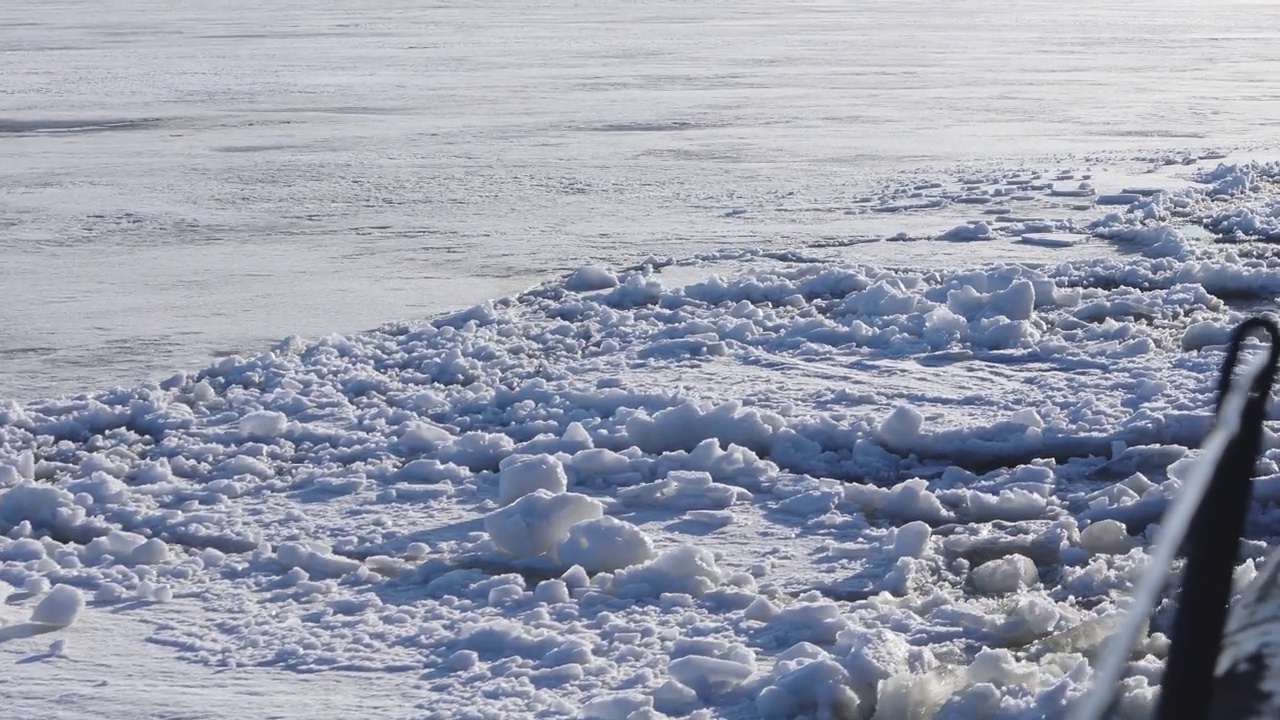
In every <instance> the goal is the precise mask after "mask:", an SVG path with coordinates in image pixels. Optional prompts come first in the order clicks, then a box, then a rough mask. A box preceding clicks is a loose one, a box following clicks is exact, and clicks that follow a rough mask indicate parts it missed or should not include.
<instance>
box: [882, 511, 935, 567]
mask: <svg viewBox="0 0 1280 720" xmlns="http://www.w3.org/2000/svg"><path fill="white" fill-rule="evenodd" d="M932 535H933V529H932V528H930V527H929V524H928V523H926V522H923V521H921V520H913V521H912V522H909V523H907V524H906V525H903V526H902V527H898V528H894V529H893V530H892V531H890V534H889V536H888V537H887V538H886V544H887V545H888V548H889V556H890V557H893V558H900V557H914V558H918V557H923V556H924V554H925V553H926V552H928V550H929V538H930V537H932Z"/></svg>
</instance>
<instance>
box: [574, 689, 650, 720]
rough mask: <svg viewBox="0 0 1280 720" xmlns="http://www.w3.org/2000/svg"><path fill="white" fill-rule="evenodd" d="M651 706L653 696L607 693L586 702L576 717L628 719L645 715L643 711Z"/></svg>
mask: <svg viewBox="0 0 1280 720" xmlns="http://www.w3.org/2000/svg"><path fill="white" fill-rule="evenodd" d="M652 708H653V698H651V697H647V696H645V695H642V694H640V693H625V694H618V695H608V696H606V697H602V698H596V699H595V700H592V701H591V702H589V703H587V704H586V706H585V707H583V708H582V711H581V713H580V714H579V716H578V717H580V718H582V719H583V720H630V719H631V718H638V717H645V715H644V712H645V711H646V710H650V709H652Z"/></svg>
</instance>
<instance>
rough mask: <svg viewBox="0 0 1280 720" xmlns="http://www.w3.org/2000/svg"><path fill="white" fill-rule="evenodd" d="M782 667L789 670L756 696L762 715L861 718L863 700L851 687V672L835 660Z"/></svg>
mask: <svg viewBox="0 0 1280 720" xmlns="http://www.w3.org/2000/svg"><path fill="white" fill-rule="evenodd" d="M780 669H783V670H785V672H782V673H781V674H780V675H778V676H777V677H776V678H775V679H774V680H773V683H772V684H771V685H768V686H766V687H765V688H764V689H763V690H761V691H760V694H759V695H758V696H756V712H758V713H760V716H761V717H765V718H794V717H820V718H854V717H860V715H859V713H858V706H859V701H860V699H859V698H858V696H857V695H856V694H855V693H854V691H853V690H852V689H851V688H850V687H849V686H848V681H849V673H848V671H846V670H845V669H844V668H842V667H840V665H839V664H837V663H836V662H835V661H833V660H831V659H829V658H824V659H821V660H813V661H811V662H804V663H800V664H795V663H784V664H783V667H782V668H780ZM775 672H777V671H776V670H775Z"/></svg>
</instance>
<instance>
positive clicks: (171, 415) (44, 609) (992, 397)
mask: <svg viewBox="0 0 1280 720" xmlns="http://www.w3.org/2000/svg"><path fill="white" fill-rule="evenodd" d="M1186 167H1187V171H1186V177H1187V180H1186V182H1185V183H1183V184H1182V185H1181V186H1179V187H1173V188H1164V189H1158V188H1154V187H1141V186H1117V187H1115V188H1105V187H1099V188H1095V187H1093V186H1092V185H1091V184H1090V181H1088V180H1081V177H1080V176H1079V175H1078V174H1077V175H1072V174H1067V175H1064V176H1061V177H1062V178H1065V180H1063V179H1059V180H1058V181H1056V182H1055V181H1054V178H1053V176H1052V175H1047V176H1046V175H1044V174H1040V173H1032V172H1030V171H1016V172H1015V171H992V172H990V173H988V174H986V175H978V176H973V175H970V176H966V177H963V178H957V179H954V181H953V182H947V183H942V182H938V183H924V184H921V185H919V186H913V187H908V188H904V189H902V190H901V192H900V193H899V196H900V197H899V198H898V199H897V200H895V201H894V202H897V203H900V204H901V205H903V207H902V208H886V209H890V210H896V211H897V212H898V213H905V212H925V213H930V212H934V213H946V212H951V213H954V212H956V211H957V208H959V209H960V210H962V213H961V215H964V214H965V213H969V214H971V215H972V217H969V218H968V219H967V220H963V221H961V222H959V223H958V224H957V225H956V226H955V227H954V228H953V229H951V230H949V231H946V232H944V233H942V234H941V235H940V236H939V238H937V239H936V240H927V239H921V238H912V237H906V236H902V237H897V238H891V240H895V239H896V240H897V241H899V242H900V246H901V247H902V248H903V252H904V253H908V252H909V251H910V248H913V247H935V248H943V247H958V246H957V245H952V244H951V243H953V242H954V243H964V245H963V247H972V248H978V247H980V246H981V245H982V244H984V243H992V242H1008V241H1010V240H1014V241H1017V242H1021V243H1023V244H1029V245H1032V246H1034V247H1036V248H1037V251H1038V252H1039V253H1040V257H1041V258H1043V260H1042V261H1040V262H1034V263H1033V262H1022V263H1002V262H993V263H980V264H977V265H974V266H972V267H967V268H953V269H924V270H922V269H915V270H913V269H910V267H906V266H904V267H897V266H893V265H891V264H869V263H859V262H855V261H853V260H851V259H850V257H853V256H854V253H852V252H848V250H849V248H842V247H834V248H828V249H827V252H826V254H825V255H823V254H817V253H818V250H816V249H815V250H814V251H813V253H812V254H811V253H808V252H802V251H777V252H775V251H767V252H763V251H762V252H752V251H733V252H720V253H706V254H703V255H699V256H697V257H693V258H686V259H674V260H673V259H670V258H650V259H649V260H648V261H646V262H645V263H643V264H641V265H640V266H637V267H635V268H630V269H610V268H604V267H598V266H587V267H583V268H580V269H579V270H577V271H575V272H574V273H572V274H571V275H569V276H568V277H566V278H563V279H562V280H560V281H556V282H551V283H547V284H544V285H541V286H538V287H536V288H534V289H532V290H530V291H528V292H526V293H523V294H521V295H518V296H514V297H510V298H506V299H500V300H494V301H492V302H487V303H485V304H482V305H479V306H475V307H473V308H470V309H468V310H465V311H462V312H458V313H455V314H452V315H448V316H444V317H438V318H436V319H434V320H433V321H431V322H425V323H421V324H407V323H405V324H395V325H388V326H385V327H383V328H381V329H380V330H378V331H376V332H371V333H367V334H362V335H357V336H350V337H338V336H334V337H329V338H325V339H322V340H319V341H317V342H304V341H302V340H299V339H290V340H287V341H285V342H282V343H281V344H280V345H279V346H277V347H276V348H274V349H273V350H272V351H271V352H267V353H264V354H262V355H260V356H258V357H251V358H246V357H238V356H237V357H229V358H226V359H224V360H222V361H219V362H218V363H216V364H214V365H212V366H210V367H208V368H206V369H204V370H202V371H199V372H190V373H183V374H178V375H175V376H173V377H171V378H169V379H167V380H165V381H163V382H160V383H158V384H148V385H142V386H139V387H135V388H131V389H116V390H113V391H109V392H103V393H99V394H96V395H92V396H79V397H72V398H63V399H56V400H42V401H37V402H32V403H28V404H25V405H21V404H18V403H15V402H9V403H7V404H6V405H4V406H2V409H0V488H2V489H0V533H3V537H0V592H3V593H4V594H5V595H7V598H8V599H7V602H6V603H5V604H4V605H3V606H0V622H4V623H6V624H5V625H4V626H3V627H0V659H2V661H3V662H4V664H5V666H6V670H5V672H6V673H7V676H8V677H12V678H14V682H13V683H11V688H7V689H6V703H7V704H9V705H10V706H11V709H12V710H13V711H14V712H15V713H19V714H22V715H23V716H30V717H43V716H48V717H65V716H74V715H77V714H84V715H88V714H101V713H102V712H104V711H107V713H108V714H110V713H111V712H118V713H124V714H130V715H133V714H135V713H137V712H138V709H139V708H144V709H148V710H149V711H155V712H157V713H158V712H160V711H161V710H164V709H166V708H170V705H171V704H172V703H174V702H175V701H177V702H178V703H180V704H181V707H182V710H183V712H186V713H191V712H195V713H197V714H198V715H200V716H208V717H224V716H225V717H238V716H257V715H263V716H265V715H274V716H288V715H290V714H291V713H293V714H305V715H306V716H308V717H320V716H338V715H341V716H347V717H350V716H365V715H387V714H391V715H401V716H413V717H440V718H472V717H474V718H489V717H561V716H566V717H567V716H577V717H586V718H601V719H615V718H616V719H632V720H635V719H638V718H646V717H662V716H664V715H665V716H687V717H732V718H756V717H762V718H792V717H801V716H817V717H837V718H869V717H876V718H907V717H911V718H917V717H918V718H924V717H938V718H975V717H986V718H1040V717H1049V718H1057V717H1062V715H1063V713H1064V709H1065V708H1066V707H1067V706H1068V704H1069V703H1070V702H1071V701H1072V699H1073V698H1075V697H1077V696H1078V695H1079V694H1080V693H1081V692H1082V691H1084V690H1085V689H1086V688H1087V687H1088V683H1089V676H1090V660H1091V658H1092V657H1093V653H1094V652H1095V651H1096V650H1097V648H1098V646H1099V643H1100V642H1101V640H1102V639H1103V638H1104V637H1105V636H1106V635H1107V633H1108V632H1109V630H1110V628H1111V623H1112V622H1113V621H1114V618H1115V615H1114V613H1115V611H1116V610H1117V608H1119V607H1122V606H1123V604H1124V600H1125V598H1126V595H1127V592H1128V588H1129V586H1130V583H1131V582H1132V580H1133V579H1134V578H1135V577H1136V576H1137V574H1138V573H1140V572H1141V571H1142V569H1143V566H1144V562H1145V557H1146V546H1147V544H1148V541H1149V538H1150V537H1151V534H1152V531H1153V526H1152V524H1153V523H1154V522H1156V521H1158V518H1159V515H1160V513H1161V512H1162V510H1163V509H1164V507H1165V504H1166V502H1167V499H1168V498H1169V497H1171V496H1173V495H1175V494H1176V493H1177V491H1178V487H1179V484H1180V480H1179V478H1180V477H1181V476H1182V474H1183V473H1185V471H1186V469H1187V468H1188V467H1189V463H1191V462H1192V461H1193V460H1194V458H1195V455H1196V450H1195V448H1196V446H1197V444H1198V442H1199V441H1200V439H1201V438H1202V436H1203V434H1204V433H1205V431H1206V429H1207V427H1208V423H1209V420H1210V411H1211V407H1212V401H1213V397H1212V387H1213V383H1214V381H1215V379H1216V372H1217V369H1218V366H1219V364H1220V362H1221V358H1222V344H1223V343H1224V342H1225V340H1226V338H1227V334H1228V332H1229V330H1230V328H1231V327H1232V325H1233V324H1234V323H1235V322H1237V321H1238V320H1240V319H1241V318H1243V317H1245V316H1247V315H1248V314H1249V313H1250V312H1253V311H1255V310H1257V309H1258V308H1262V307H1267V303H1269V302H1271V298H1273V297H1274V295H1275V294H1276V293H1277V292H1280V253H1277V251H1276V250H1275V248H1274V246H1272V245H1268V244H1265V243H1261V242H1255V241H1257V240H1269V239H1274V238H1275V237H1277V236H1278V235H1280V209H1278V208H1280V164H1272V163H1257V162H1253V163H1236V164H1218V165H1216V167H1215V164H1214V162H1211V161H1210V162H1198V161H1197V160H1196V159H1195V158H1193V157H1192V158H1188V159H1187V160H1186ZM1022 196H1028V197H1030V196H1036V197H1041V198H1043V197H1056V198H1066V199H1067V200H1068V201H1069V202H1070V203H1075V204H1074V205H1072V206H1071V207H1069V208H1064V210H1063V213H1064V217H1063V219H1058V220H1053V219H1046V218H1040V217H1037V218H1027V217H1019V216H1018V215H1017V213H1016V212H1015V211H1014V210H1012V209H1002V208H1001V207H1000V206H1001V204H1002V203H1004V202H1006V201H1008V202H1011V203H1013V202H1018V198H1019V197H1022ZM966 198H969V199H966ZM980 198H985V200H984V199H980ZM993 207H994V208H996V211H994V212H991V211H989V210H990V209H991V208H993ZM911 208H914V209H911ZM969 208H973V209H974V211H973V212H972V213H970V210H969ZM1068 210H1069V211H1070V212H1068ZM1067 215H1070V216H1069V217H1067ZM1046 217H1047V216H1046ZM1221 240H1226V241H1227V242H1220V241H1221ZM913 241H914V242H913ZM944 243H945V244H944ZM891 245H892V243H890V242H885V243H884V245H883V246H884V247H890V246H891ZM856 248H857V246H855V249H856ZM1058 253H1069V255H1066V256H1064V255H1059V254H1058ZM882 254H885V253H884V252H882ZM1063 257H1069V259H1062V258H1063ZM916 267H919V266H916ZM1278 462H1280V451H1278V450H1269V451H1268V452H1267V453H1266V457H1265V459H1264V460H1263V461H1262V463H1261V478H1260V480H1259V481H1258V482H1257V485H1256V489H1255V506H1254V510H1253V512H1252V514H1251V520H1250V528H1249V540H1248V541H1247V542H1246V543H1245V554H1246V555H1247V556H1248V559H1246V560H1245V561H1244V562H1243V564H1242V565H1241V566H1240V567H1239V568H1238V569H1237V573H1236V575H1237V578H1238V579H1239V580H1241V581H1242V582H1243V581H1246V580H1248V579H1249V578H1250V577H1252V576H1253V575H1254V573H1255V561H1256V560H1257V559H1260V558H1261V557H1262V556H1263V555H1265V553H1266V551H1267V549H1268V547H1269V546H1270V543H1271V541H1272V540H1273V538H1274V536H1275V535H1276V533H1277V530H1278V529H1280V515H1278V514H1277V512H1276V510H1275V501H1276V500H1277V499H1280V464H1278ZM1170 610H1171V607H1170V605H1169V604H1168V603H1167V602H1166V603H1165V605H1163V606H1162V607H1161V608H1160V609H1159V611H1158V612H1157V614H1156V616H1155V618H1154V620H1153V624H1152V632H1151V634H1150V635H1149V637H1148V638H1147V639H1146V640H1145V641H1144V643H1143V645H1142V646H1141V647H1139V648H1137V649H1136V650H1135V654H1134V661H1133V663H1132V665H1131V667H1130V671H1129V676H1128V678H1127V679H1126V680H1125V681H1124V684H1123V687H1122V689H1121V695H1122V698H1121V706H1120V716H1121V717H1126V718H1138V717H1143V716H1144V713H1146V712H1147V711H1148V710H1149V708H1150V707H1151V704H1152V700H1153V698H1154V696H1155V693H1156V692H1157V689H1158V688H1157V685H1158V680H1159V676H1160V672H1161V668H1162V662H1163V661H1162V657H1163V654H1164V651H1165V649H1166V647H1167V640H1166V639H1165V637H1164V636H1163V635H1162V634H1161V632H1160V631H1161V630H1162V629H1163V628H1165V627H1167V622H1168V620H1169V616H1170V612H1169V611H1170ZM144 640H145V642H144ZM206 671H207V672H206ZM157 677H166V678H168V680H167V681H166V682H167V683H168V685H167V687H168V688H169V690H171V691H172V695H173V697H170V694H171V693H170V692H168V691H166V689H165V687H166V685H163V684H162V685H160V686H157V685H156V678H157ZM246 688H247V689H248V690H246ZM220 689H222V690H225V692H221V694H219V693H220ZM183 693H188V694H185V695H184V694H183ZM237 693H239V694H237ZM246 693H247V694H246ZM352 703H354V705H353V704H352Z"/></svg>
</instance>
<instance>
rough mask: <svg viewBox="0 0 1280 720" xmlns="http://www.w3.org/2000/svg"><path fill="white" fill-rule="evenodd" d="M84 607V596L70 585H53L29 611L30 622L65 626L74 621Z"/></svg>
mask: <svg viewBox="0 0 1280 720" xmlns="http://www.w3.org/2000/svg"><path fill="white" fill-rule="evenodd" d="M82 609H84V596H83V595H81V594H80V591H79V590H77V589H75V588H74V587H71V586H70V585H55V586H54V587H53V589H52V590H50V591H49V594H48V595H45V596H44V597H43V598H41V600H40V602H39V603H38V604H37V605H36V607H35V609H34V610H32V611H31V622H33V623H36V624H38V625H52V626H54V627H66V626H68V625H70V624H71V623H73V622H75V620H76V617H77V616H78V615H79V614H80V611H81V610H82Z"/></svg>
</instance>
